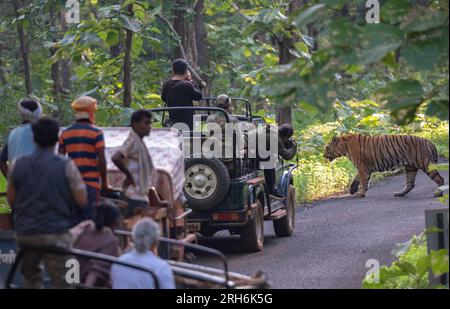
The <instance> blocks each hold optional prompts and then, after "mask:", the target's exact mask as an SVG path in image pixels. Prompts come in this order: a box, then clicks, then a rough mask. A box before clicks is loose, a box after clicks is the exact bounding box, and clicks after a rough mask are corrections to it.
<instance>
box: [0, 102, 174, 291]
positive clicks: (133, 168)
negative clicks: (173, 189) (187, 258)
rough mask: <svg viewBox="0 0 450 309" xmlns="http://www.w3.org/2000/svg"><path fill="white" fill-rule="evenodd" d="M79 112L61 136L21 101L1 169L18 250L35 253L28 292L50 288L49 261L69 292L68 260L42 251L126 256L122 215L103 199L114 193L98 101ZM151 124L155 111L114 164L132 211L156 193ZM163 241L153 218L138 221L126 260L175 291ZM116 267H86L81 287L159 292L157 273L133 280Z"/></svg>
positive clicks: (27, 261)
mask: <svg viewBox="0 0 450 309" xmlns="http://www.w3.org/2000/svg"><path fill="white" fill-rule="evenodd" d="M71 106H72V108H73V110H74V114H75V119H76V120H75V123H74V124H72V125H70V126H69V127H67V128H66V129H65V130H63V131H62V132H61V133H60V126H59V124H58V122H57V121H56V120H54V119H52V118H49V117H41V114H42V107H41V105H40V104H39V102H37V101H36V100H33V99H24V100H22V101H20V102H19V104H18V109H19V113H20V115H21V116H22V119H23V122H22V124H21V125H20V126H18V127H17V128H15V129H13V130H12V131H11V132H10V134H9V136H8V139H7V142H6V145H5V147H4V148H3V150H2V153H1V156H0V167H1V171H2V173H3V174H4V175H5V176H6V177H7V180H8V190H7V198H8V203H9V204H10V206H11V210H12V219H13V220H12V222H13V227H14V229H15V232H16V242H17V246H18V247H19V248H29V250H26V251H25V254H24V256H23V261H22V263H21V274H22V280H23V281H22V283H23V286H24V287H26V288H40V287H42V286H43V273H42V267H41V262H45V264H46V266H47V272H48V275H49V277H50V279H51V283H52V286H53V287H57V288H63V287H69V284H68V282H67V280H66V273H67V268H66V266H65V265H66V263H65V260H66V259H67V257H64V256H60V255H55V254H51V253H43V252H42V251H39V250H35V249H36V248H48V247H57V248H61V249H71V248H74V247H75V248H78V249H83V250H88V251H93V252H98V253H103V254H108V255H111V256H116V257H117V256H119V255H120V254H121V250H120V246H119V241H118V239H117V237H116V236H115V235H114V233H113V230H114V229H115V228H116V227H117V225H118V222H119V218H120V216H121V212H120V210H119V209H118V208H117V206H116V205H115V204H113V203H108V202H107V200H102V199H100V193H101V191H107V192H108V191H110V188H109V186H108V180H107V173H106V159H105V142H104V136H103V132H102V130H101V129H100V128H98V127H96V126H95V124H94V123H95V110H96V108H97V102H96V100H95V99H93V98H91V97H80V98H78V99H76V100H75V101H74V102H73V103H72V105H71ZM151 121H152V115H151V113H150V112H148V111H146V110H138V111H136V112H134V113H133V115H132V117H131V127H132V130H130V134H129V137H128V138H127V140H126V141H125V143H124V144H123V146H122V147H121V148H120V149H119V150H118V151H117V153H116V154H114V156H113V162H115V163H116V164H117V166H118V168H119V169H120V170H121V171H123V172H124V174H125V175H126V176H127V178H126V181H125V184H124V185H125V186H124V190H123V193H124V196H125V198H126V199H127V201H128V203H129V205H130V208H133V207H137V206H141V207H148V195H147V193H148V189H149V188H150V186H152V185H153V184H154V182H155V180H154V178H155V176H154V175H155V169H154V167H153V164H152V161H151V157H150V155H149V153H148V150H147V148H146V147H145V145H144V143H143V142H142V139H143V138H144V137H145V136H147V135H148V134H149V133H150V129H151ZM57 144H59V148H58V149H56V146H57ZM57 150H58V151H57ZM57 152H59V153H57ZM158 235H159V226H158V224H156V223H155V222H154V221H153V220H151V219H145V220H142V221H139V222H137V224H135V226H134V228H133V237H132V238H133V244H134V246H133V249H132V250H131V251H129V252H126V253H124V254H123V255H121V256H120V259H121V260H124V261H132V262H136V263H139V264H140V265H143V266H147V267H149V268H150V269H152V270H153V271H154V272H155V273H156V274H157V276H158V278H157V279H158V283H159V286H160V287H163V288H174V284H175V283H174V279H173V275H172V272H171V269H170V266H169V265H168V264H167V263H166V262H165V261H163V260H162V259H160V258H159V257H158V256H157V254H156V247H157V243H158V241H157V240H158ZM31 248H33V249H34V250H32V249H31ZM110 268H111V267H110V265H109V264H108V263H106V264H105V263H104V262H99V261H96V260H88V261H82V263H81V269H80V271H81V281H82V282H81V283H83V284H86V285H89V286H112V287H113V288H153V287H154V286H155V284H154V282H153V279H152V277H151V276H150V275H149V274H147V275H146V276H145V273H141V274H140V275H139V274H138V275H133V269H131V268H127V267H125V266H118V265H115V266H114V267H112V268H111V269H110Z"/></svg>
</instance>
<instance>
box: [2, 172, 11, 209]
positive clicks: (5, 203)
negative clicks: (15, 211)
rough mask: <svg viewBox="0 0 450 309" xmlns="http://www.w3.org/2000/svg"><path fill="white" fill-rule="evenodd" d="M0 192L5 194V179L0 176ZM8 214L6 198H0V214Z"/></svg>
mask: <svg viewBox="0 0 450 309" xmlns="http://www.w3.org/2000/svg"><path fill="white" fill-rule="evenodd" d="M0 192H6V179H5V178H4V177H3V176H1V175H0ZM5 213H9V206H8V203H7V202H6V198H5V197H3V196H0V214H5Z"/></svg>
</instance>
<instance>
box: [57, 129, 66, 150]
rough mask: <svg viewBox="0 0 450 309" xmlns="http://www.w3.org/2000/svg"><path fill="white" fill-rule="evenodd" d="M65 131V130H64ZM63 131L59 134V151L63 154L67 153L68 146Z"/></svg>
mask: <svg viewBox="0 0 450 309" xmlns="http://www.w3.org/2000/svg"><path fill="white" fill-rule="evenodd" d="M63 133H64V132H63ZM63 133H61V135H60V136H59V141H58V152H59V153H60V154H62V155H65V154H66V147H65V145H64V138H63Z"/></svg>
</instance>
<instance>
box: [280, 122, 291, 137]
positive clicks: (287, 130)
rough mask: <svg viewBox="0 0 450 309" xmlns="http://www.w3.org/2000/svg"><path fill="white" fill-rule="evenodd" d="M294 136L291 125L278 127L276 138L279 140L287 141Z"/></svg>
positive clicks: (286, 124)
mask: <svg viewBox="0 0 450 309" xmlns="http://www.w3.org/2000/svg"><path fill="white" fill-rule="evenodd" d="M293 134H294V128H293V127H292V125H290V124H288V123H285V124H282V125H281V126H279V127H278V136H279V137H280V138H281V139H289V138H291V137H292V135H293Z"/></svg>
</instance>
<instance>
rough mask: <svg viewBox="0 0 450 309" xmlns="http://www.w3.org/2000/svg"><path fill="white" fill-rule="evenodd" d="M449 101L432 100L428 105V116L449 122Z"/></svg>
mask: <svg viewBox="0 0 450 309" xmlns="http://www.w3.org/2000/svg"><path fill="white" fill-rule="evenodd" d="M448 107H449V102H448V100H431V101H430V102H429V103H428V104H427V109H426V111H427V114H428V115H430V116H436V117H439V118H441V119H444V120H448Z"/></svg>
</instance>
